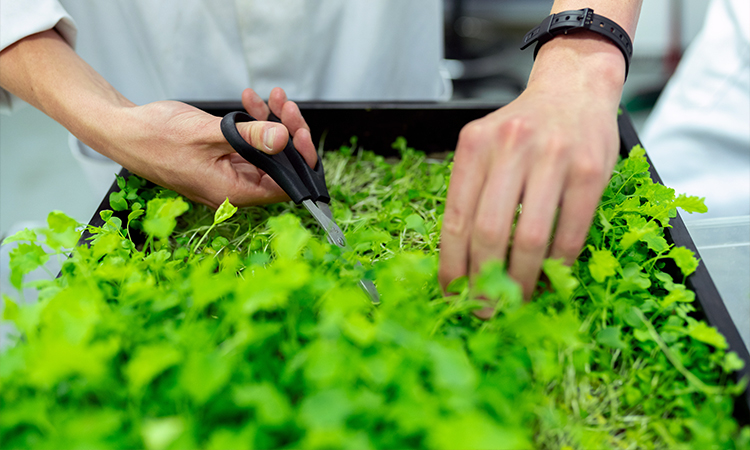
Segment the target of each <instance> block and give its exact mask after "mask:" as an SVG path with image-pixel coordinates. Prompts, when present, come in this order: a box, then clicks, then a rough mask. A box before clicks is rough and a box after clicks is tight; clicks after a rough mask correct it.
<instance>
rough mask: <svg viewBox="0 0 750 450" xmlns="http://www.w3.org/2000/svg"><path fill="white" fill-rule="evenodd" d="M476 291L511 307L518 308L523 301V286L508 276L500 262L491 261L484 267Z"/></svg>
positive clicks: (475, 285) (475, 284) (476, 281)
mask: <svg viewBox="0 0 750 450" xmlns="http://www.w3.org/2000/svg"><path fill="white" fill-rule="evenodd" d="M474 289H475V291H476V293H477V294H478V295H481V296H483V297H486V298H487V299H489V300H494V301H498V300H501V301H502V302H503V304H507V305H509V306H518V305H520V304H521V302H522V300H523V292H522V290H521V286H520V285H519V284H518V283H516V282H515V281H514V280H513V279H512V278H511V277H510V276H509V275H508V272H507V271H506V270H505V266H504V265H503V263H502V262H501V261H498V260H490V261H487V262H485V263H484V264H483V265H482V268H481V271H480V273H479V276H478V277H476V280H475V282H474Z"/></svg>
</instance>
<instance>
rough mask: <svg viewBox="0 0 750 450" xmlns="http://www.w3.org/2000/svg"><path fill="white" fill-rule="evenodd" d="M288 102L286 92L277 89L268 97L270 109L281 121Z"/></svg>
mask: <svg viewBox="0 0 750 450" xmlns="http://www.w3.org/2000/svg"><path fill="white" fill-rule="evenodd" d="M286 102H287V98H286V92H284V90H283V89H281V88H279V87H276V88H273V89H272V90H271V94H270V95H269V96H268V107H269V108H271V112H273V113H274V114H276V117H278V118H279V119H281V115H282V109H283V107H284V104H285V103H286Z"/></svg>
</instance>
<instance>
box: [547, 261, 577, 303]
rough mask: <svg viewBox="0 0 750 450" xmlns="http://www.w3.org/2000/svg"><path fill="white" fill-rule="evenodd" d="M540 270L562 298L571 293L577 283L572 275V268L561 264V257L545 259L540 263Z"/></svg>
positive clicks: (567, 296) (568, 296) (569, 295)
mask: <svg viewBox="0 0 750 450" xmlns="http://www.w3.org/2000/svg"><path fill="white" fill-rule="evenodd" d="M542 270H543V271H544V274H545V275H547V278H548V279H549V281H550V283H551V284H552V287H553V288H555V291H557V292H558V293H559V294H560V296H561V297H562V298H565V299H567V298H570V297H571V296H572V295H573V291H575V289H576V288H577V287H578V284H579V283H578V280H576V278H575V277H574V276H573V271H572V269H571V268H570V267H569V266H566V265H565V264H563V260H562V259H552V258H548V259H545V260H544V262H543V263H542Z"/></svg>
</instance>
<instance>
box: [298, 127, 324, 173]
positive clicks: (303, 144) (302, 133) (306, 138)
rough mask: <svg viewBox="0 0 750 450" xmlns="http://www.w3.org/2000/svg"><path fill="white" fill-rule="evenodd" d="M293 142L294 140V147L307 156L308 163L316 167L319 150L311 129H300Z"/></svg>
mask: <svg viewBox="0 0 750 450" xmlns="http://www.w3.org/2000/svg"><path fill="white" fill-rule="evenodd" d="M292 142H294V148H296V149H297V151H298V152H299V153H300V154H301V155H302V157H303V158H305V162H306V163H307V165H308V166H310V168H312V169H314V168H315V165H316V164H317V163H318V152H317V150H315V145H313V142H312V137H311V136H310V131H308V130H307V129H305V128H302V129H300V130H298V131H297V133H295V134H294V139H293V141H292Z"/></svg>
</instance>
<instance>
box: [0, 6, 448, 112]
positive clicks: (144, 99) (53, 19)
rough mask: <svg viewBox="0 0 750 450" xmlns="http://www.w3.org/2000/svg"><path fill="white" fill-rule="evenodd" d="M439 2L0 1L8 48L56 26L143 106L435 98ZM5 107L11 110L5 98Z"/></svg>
mask: <svg viewBox="0 0 750 450" xmlns="http://www.w3.org/2000/svg"><path fill="white" fill-rule="evenodd" d="M442 7H443V6H442V2H441V1H440V0H315V1H309V0H263V1H259V0H159V1H153V0H108V1H106V2H103V1H101V0H60V1H59V2H58V1H57V0H2V9H0V50H2V49H4V48H5V47H7V46H8V45H11V44H12V43H13V42H16V41H18V40H20V39H22V38H24V37H26V36H28V35H30V34H33V33H37V32H40V31H43V30H46V29H50V28H52V27H57V30H58V31H59V32H60V33H61V34H62V36H63V37H64V38H65V39H66V40H67V41H68V42H69V43H70V44H71V45H73V46H75V47H76V51H77V52H78V53H79V55H81V56H82V57H83V58H84V59H85V60H86V61H87V62H88V63H89V64H90V65H91V66H92V67H93V68H94V69H95V70H97V71H98V72H99V73H100V74H102V76H104V78H105V79H106V80H107V81H109V82H110V83H111V84H112V85H113V86H114V87H115V88H116V89H118V90H119V91H120V92H122V93H123V94H124V95H125V96H126V97H127V98H129V99H130V100H131V101H133V102H135V103H137V104H143V103H148V102H152V101H155V100H164V99H172V100H238V99H239V97H240V94H241V92H242V90H243V89H244V88H247V87H251V88H253V89H255V90H256V91H257V92H258V93H259V94H260V95H261V96H265V95H268V93H269V92H270V90H271V89H272V88H274V87H276V86H280V87H283V88H284V89H285V90H286V92H287V94H288V96H289V98H290V99H293V100H437V99H447V98H449V97H450V84H449V82H447V79H448V78H447V76H446V75H444V71H442V70H441V61H442V56H443V39H442V26H443V21H442ZM0 104H2V105H3V106H5V107H6V108H7V107H8V106H12V99H11V97H10V96H9V95H8V94H7V92H2V93H0Z"/></svg>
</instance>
